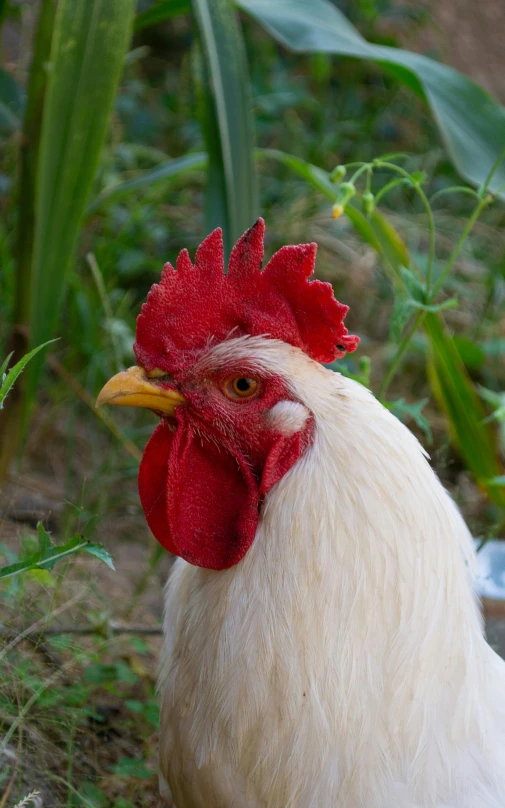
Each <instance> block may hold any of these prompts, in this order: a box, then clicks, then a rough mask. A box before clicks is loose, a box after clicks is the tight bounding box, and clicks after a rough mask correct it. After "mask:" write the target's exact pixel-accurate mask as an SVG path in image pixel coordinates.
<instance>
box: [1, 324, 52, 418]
mask: <svg viewBox="0 0 505 808" xmlns="http://www.w3.org/2000/svg"><path fill="white" fill-rule="evenodd" d="M52 342H56V340H54V339H50V340H49V341H48V342H44V343H43V344H42V345H39V346H38V347H37V348H34V349H33V351H30V352H29V353H27V354H26V355H25V356H23V357H22V358H21V359H20V360H19V362H16V364H15V365H14V367H12V368H10V370H9V371H8V372H6V371H7V368H8V366H9V362H10V360H11V358H12V353H11V354H9V356H8V357H7V359H5V361H4V362H3V363H2V365H1V366H0V410H2V409H3V407H4V402H5V399H6V398H7V395H8V394H9V391H10V390H11V389H12V387H13V386H14V384H15V383H16V381H17V379H18V378H19V376H21V374H22V372H23V370H24V369H25V367H26V365H27V364H28V362H29V361H30V360H31V359H33V357H34V356H36V354H38V352H39V351H41V350H42V349H43V348H46V347H47V346H48V345H51V343H52Z"/></svg>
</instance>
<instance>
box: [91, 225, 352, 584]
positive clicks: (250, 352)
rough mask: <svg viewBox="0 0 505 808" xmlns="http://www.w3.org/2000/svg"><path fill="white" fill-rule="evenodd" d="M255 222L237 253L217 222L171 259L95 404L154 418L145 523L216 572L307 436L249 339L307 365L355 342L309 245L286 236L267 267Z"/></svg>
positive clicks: (251, 529) (297, 409) (245, 540)
mask: <svg viewBox="0 0 505 808" xmlns="http://www.w3.org/2000/svg"><path fill="white" fill-rule="evenodd" d="M263 235H264V222H263V220H262V219H258V221H257V222H256V223H255V224H254V225H253V226H252V227H251V228H250V229H249V230H248V231H247V232H246V233H244V235H243V236H242V237H241V238H240V239H239V241H238V242H237V244H236V245H235V247H234V248H233V250H232V253H231V256H230V261H229V266H228V273H227V274H226V275H225V274H224V254H223V239H222V233H221V230H220V229H217V230H214V232H212V233H211V234H210V235H209V236H207V238H206V239H205V240H204V241H203V243H202V244H201V245H200V247H199V248H198V250H197V252H196V256H195V263H194V264H193V263H192V262H191V260H190V257H189V254H188V252H187V250H183V251H182V252H181V253H180V255H179V257H178V259H177V269H176V270H174V268H173V267H172V266H171V265H170V264H166V265H165V267H164V269H163V273H162V276H161V281H160V283H159V284H155V285H154V286H153V287H152V289H151V291H150V292H149V295H148V297H147V301H146V303H144V305H143V306H142V310H141V312H140V315H139V317H138V320H137V333H136V342H135V346H134V348H135V355H136V359H137V365H136V366H135V367H133V368H130V369H129V370H126V371H123V372H122V373H119V374H117V375H116V376H114V377H113V378H112V379H111V380H110V381H109V382H108V383H107V384H106V385H105V387H104V388H103V389H102V391H101V393H100V395H99V397H98V400H97V406H98V405H100V404H103V403H108V404H116V405H122V406H127V405H133V406H140V407H144V408H148V409H151V410H153V411H154V412H155V413H157V414H158V415H159V416H160V417H161V422H160V424H159V425H158V426H157V428H156V429H155V431H154V433H153V435H152V437H151V439H150V441H149V443H148V444H147V446H146V449H145V452H144V455H143V458H142V462H141V464H140V471H139V492H140V499H141V502H142V506H143V508H144V512H145V514H146V518H147V521H148V523H149V526H150V528H151V530H152V532H153V533H154V535H155V537H156V538H157V539H158V541H159V542H160V543H161V544H162V545H163V546H164V547H166V548H167V549H168V550H170V552H172V553H174V554H175V555H179V556H181V557H182V558H184V559H185V560H186V561H188V562H190V563H191V564H195V565H197V566H200V567H206V568H208V569H216V570H217V569H225V568H227V567H231V566H232V565H234V564H236V563H237V562H238V561H240V559H241V558H242V557H243V556H244V554H245V553H246V552H247V550H248V548H249V547H250V545H251V543H252V541H253V539H254V536H255V533H256V528H257V524H258V518H259V514H260V509H261V504H262V501H263V499H264V497H265V495H266V494H267V492H268V491H269V490H270V488H271V487H272V486H273V485H275V484H276V483H277V482H278V481H279V480H280V479H281V478H282V477H283V476H284V475H285V474H286V473H287V472H288V471H289V469H290V468H291V467H292V466H293V465H294V463H296V461H297V460H298V459H299V458H300V457H301V456H302V455H303V453H304V452H305V450H306V449H307V447H308V446H309V445H310V443H311V440H312V435H313V429H314V424H313V418H312V415H311V413H310V411H309V410H308V409H307V408H306V407H305V406H304V405H303V403H302V402H299V401H297V400H296V397H295V396H294V394H293V392H292V390H291V388H290V384H289V379H286V378H285V377H284V376H283V375H282V374H281V373H274V372H272V371H271V369H270V370H269V369H267V368H265V367H263V366H262V365H261V362H258V358H257V356H256V354H255V351H254V345H255V343H258V342H264V341H265V340H269V341H270V340H271V341H281V342H283V343H288V344H289V345H291V346H293V348H294V349H296V350H298V351H303V352H304V353H305V354H306V355H308V356H309V357H310V358H311V359H312V360H315V361H316V362H332V361H333V360H335V359H337V358H340V357H342V356H344V354H345V353H346V352H348V351H354V350H355V348H356V346H357V343H358V338H357V337H355V336H352V335H350V334H348V333H347V329H346V328H345V326H344V324H343V321H344V317H345V315H346V313H347V310H348V308H347V306H344V305H343V304H341V303H339V302H338V301H337V300H336V299H335V298H334V296H333V290H332V287H331V285H330V284H328V283H322V282H320V281H310V282H309V281H308V278H309V276H310V275H312V273H313V271H314V263H315V255H316V249H317V247H316V245H315V244H300V245H297V246H287V247H282V248H281V249H280V250H279V251H278V252H276V253H275V255H274V256H273V257H272V258H271V259H270V261H269V262H268V263H267V265H266V266H265V268H264V269H263V270H262V269H261V266H262V259H263Z"/></svg>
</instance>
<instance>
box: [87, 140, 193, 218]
mask: <svg viewBox="0 0 505 808" xmlns="http://www.w3.org/2000/svg"><path fill="white" fill-rule="evenodd" d="M206 167H207V155H206V154H204V153H202V152H197V153H195V154H185V155H184V156H183V157H175V158H174V159H173V160H167V161H166V162H163V163H161V164H160V165H158V166H156V168H150V169H148V170H147V171H142V173H140V174H139V175H138V176H137V177H132V178H131V179H129V180H125V181H124V182H117V183H115V184H114V185H109V186H108V187H107V188H104V189H103V190H102V191H101V192H100V193H99V194H98V196H97V197H96V198H95V199H94V200H93V202H91V204H90V205H89V206H88V209H87V211H86V212H87V214H88V215H89V214H91V213H94V212H95V211H96V210H97V209H98V208H100V207H102V205H104V204H105V203H106V202H115V201H116V199H120V198H121V197H122V196H127V195H128V194H129V193H131V192H132V191H138V190H145V189H148V188H151V187H152V186H153V185H154V184H155V183H158V182H161V181H164V180H168V179H178V178H179V177H185V176H186V175H187V174H191V173H192V172H193V171H201V170H202V169H204V168H206Z"/></svg>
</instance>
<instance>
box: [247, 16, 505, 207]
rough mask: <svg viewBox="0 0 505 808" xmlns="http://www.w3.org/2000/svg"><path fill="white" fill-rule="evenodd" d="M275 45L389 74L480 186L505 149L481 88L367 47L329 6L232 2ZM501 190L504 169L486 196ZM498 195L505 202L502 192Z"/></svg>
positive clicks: (499, 114)
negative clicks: (417, 101)
mask: <svg viewBox="0 0 505 808" xmlns="http://www.w3.org/2000/svg"><path fill="white" fill-rule="evenodd" d="M237 3H238V5H239V7H240V8H242V9H243V10H244V11H247V12H248V13H249V14H251V15H252V16H253V17H255V18H256V19H257V20H258V22H260V23H261V25H263V26H264V27H265V28H266V29H267V30H268V31H269V32H270V33H271V34H272V36H273V37H275V39H277V41H278V42H281V43H282V44H283V45H285V46H286V47H287V48H290V49H291V50H293V51H298V52H302V53H303V52H305V53H312V52H320V53H334V54H338V55H340V56H351V57H354V58H358V59H366V60H371V61H375V62H377V64H379V65H381V66H382V67H384V68H386V69H387V70H388V71H389V72H392V73H393V74H394V75H395V76H396V77H397V78H398V79H399V80H400V81H402V82H403V83H405V84H407V86H408V87H409V88H410V89H411V90H412V91H413V92H415V93H417V94H418V95H420V96H421V97H423V98H425V99H426V100H427V101H428V103H429V104H430V106H431V110H432V113H433V117H434V119H435V122H436V124H437V125H438V128H439V130H440V133H441V135H442V138H443V140H444V142H445V144H446V146H447V149H448V152H449V154H450V156H451V159H452V160H453V162H454V165H455V166H456V168H457V169H458V171H459V172H460V173H461V174H462V175H463V176H464V177H466V178H467V179H468V180H470V182H473V183H475V184H476V185H482V184H483V183H485V181H486V179H487V177H488V175H489V173H490V172H491V170H492V168H493V166H494V165H495V163H496V161H497V160H498V159H499V157H500V155H501V154H502V153H503V148H504V143H505V109H504V108H503V107H502V106H501V105H500V104H499V103H498V102H497V101H495V100H494V99H493V98H492V97H491V96H490V95H489V94H488V93H487V92H486V91H485V90H483V89H482V87H479V86H478V85H477V84H475V83H474V82H473V81H471V80H470V79H468V78H466V76H463V75H462V74H461V73H458V72H457V71H456V70H453V69H452V68H450V67H446V66H445V65H442V64H439V63H438V62H435V61H433V60H432V59H429V58H427V57H426V56H421V55H419V54H417V53H410V52H409V51H405V50H401V49H399V48H391V47H384V46H381V45H372V44H370V43H369V42H367V41H366V40H365V39H363V37H362V36H361V34H360V33H359V32H358V31H357V30H356V28H354V26H352V25H351V23H350V22H349V21H348V20H347V19H346V18H345V17H344V15H343V14H342V13H341V12H340V11H339V10H338V9H337V8H336V6H335V5H334V4H333V3H331V2H329V0H275V2H273V1H272V0H237ZM504 185H505V165H504V164H503V163H502V164H501V165H500V167H499V168H498V169H497V170H496V172H495V174H494V177H493V179H492V181H491V184H490V189H491V190H495V191H496V190H497V189H499V188H502V186H504ZM501 195H502V196H505V189H502V191H501Z"/></svg>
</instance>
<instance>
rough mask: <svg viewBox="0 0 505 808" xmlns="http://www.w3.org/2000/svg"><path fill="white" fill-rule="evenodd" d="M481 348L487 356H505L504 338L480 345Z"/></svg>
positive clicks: (497, 338)
mask: <svg viewBox="0 0 505 808" xmlns="http://www.w3.org/2000/svg"><path fill="white" fill-rule="evenodd" d="M481 348H482V350H483V351H484V353H485V354H486V355H487V356H492V357H499V356H502V355H503V354H505V337H496V338H495V339H490V340H487V341H486V342H483V343H481Z"/></svg>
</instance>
